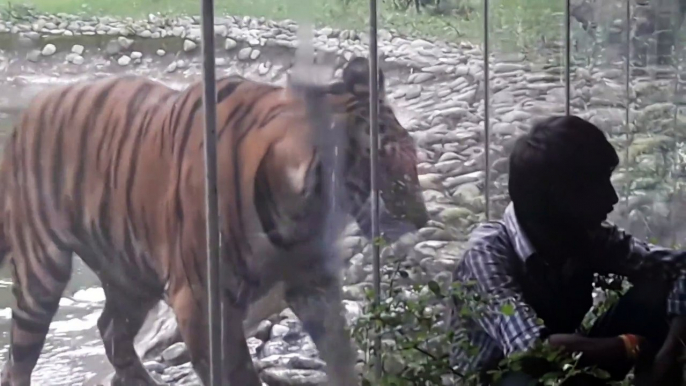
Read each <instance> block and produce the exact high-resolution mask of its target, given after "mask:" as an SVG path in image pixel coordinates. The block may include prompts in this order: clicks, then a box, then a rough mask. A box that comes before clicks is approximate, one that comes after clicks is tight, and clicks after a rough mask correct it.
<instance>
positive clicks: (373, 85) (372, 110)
mask: <svg viewBox="0 0 686 386" xmlns="http://www.w3.org/2000/svg"><path fill="white" fill-rule="evenodd" d="M377 59H378V52H377V17H376V0H369V122H370V125H371V127H370V136H369V141H370V143H369V146H370V153H371V154H370V156H371V161H370V167H371V188H372V202H371V204H372V205H371V209H372V213H371V216H372V218H371V222H372V265H373V270H374V277H373V279H374V306H375V307H378V306H379V305H380V304H381V258H380V245H379V236H380V233H381V232H380V229H379V185H378V170H377V169H378V167H377V165H378V157H379V121H378V115H379V69H378V66H379V63H378V61H377ZM377 332H378V331H377ZM382 367H383V364H382V363H381V335H380V334H378V333H376V334H374V374H375V375H376V380H377V382H379V381H380V380H381V375H382Z"/></svg>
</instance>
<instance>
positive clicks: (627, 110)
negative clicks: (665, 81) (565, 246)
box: [624, 0, 631, 214]
mask: <svg viewBox="0 0 686 386" xmlns="http://www.w3.org/2000/svg"><path fill="white" fill-rule="evenodd" d="M625 16H626V28H625V29H624V35H625V39H626V50H625V52H626V60H625V61H624V64H625V67H626V74H624V87H625V89H624V93H625V97H626V105H625V106H624V121H625V123H624V132H625V135H626V144H625V145H624V168H625V169H628V168H629V148H630V146H631V123H630V122H629V119H630V118H631V116H630V114H629V113H630V111H631V110H630V109H631V0H626V15H625ZM629 189H630V185H626V186H625V187H624V205H625V206H626V208H627V209H628V208H629ZM627 214H628V213H627Z"/></svg>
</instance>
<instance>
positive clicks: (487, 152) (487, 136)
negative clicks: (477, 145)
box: [483, 0, 491, 221]
mask: <svg viewBox="0 0 686 386" xmlns="http://www.w3.org/2000/svg"><path fill="white" fill-rule="evenodd" d="M483 6H484V9H483V14H484V16H483V17H484V20H483V27H484V48H483V52H484V163H485V164H486V165H485V167H486V175H485V177H484V179H485V182H484V199H485V201H486V202H485V205H484V206H485V210H486V221H489V220H490V219H491V116H490V111H489V110H490V109H489V106H490V105H491V93H490V86H491V75H490V74H491V71H490V63H489V62H490V61H489V56H490V50H489V47H488V46H489V44H490V43H489V41H488V35H489V31H488V0H483Z"/></svg>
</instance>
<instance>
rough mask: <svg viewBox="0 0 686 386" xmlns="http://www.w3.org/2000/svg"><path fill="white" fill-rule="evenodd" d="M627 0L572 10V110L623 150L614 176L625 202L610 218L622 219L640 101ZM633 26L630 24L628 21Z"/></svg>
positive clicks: (585, 4) (582, 5) (581, 5)
mask: <svg viewBox="0 0 686 386" xmlns="http://www.w3.org/2000/svg"><path fill="white" fill-rule="evenodd" d="M628 6H631V5H630V4H628V2H626V1H607V2H602V3H594V4H591V3H589V2H586V1H573V2H572V6H571V9H570V16H571V41H572V50H571V56H572V58H571V73H570V74H571V87H572V90H571V94H572V99H571V113H572V114H575V115H578V116H580V117H582V118H584V119H587V120H589V121H590V122H592V123H593V124H595V125H596V126H598V127H599V128H600V129H601V130H603V131H604V132H605V134H606V135H607V136H608V139H609V140H610V142H611V143H612V144H613V145H614V146H615V149H616V150H617V153H618V154H619V156H620V164H619V167H618V169H617V171H616V172H615V174H614V176H613V182H614V184H615V189H616V190H617V194H618V195H619V196H620V204H619V205H617V206H616V208H615V212H614V213H613V214H612V215H611V220H613V221H616V222H618V223H620V224H621V223H623V221H624V217H625V214H626V205H627V202H628V199H629V184H631V182H632V177H631V175H632V171H631V170H633V169H632V166H630V165H631V164H632V161H627V155H629V158H632V157H633V156H632V155H631V154H633V153H632V150H631V142H632V141H633V138H634V135H633V134H631V133H630V130H631V128H630V126H627V117H628V116H629V115H628V114H629V112H630V110H629V109H630V107H629V106H630V104H629V103H628V101H629V100H631V101H632V104H631V106H633V101H635V93H633V92H632V89H633V88H632V87H631V84H629V83H628V82H629V78H628V73H627V52H628V48H627V47H628V42H629V40H628V39H629V34H630V33H631V30H630V29H629V30H627V28H630V24H629V19H628V15H627V12H632V10H627V7H628ZM628 26H629V27H628Z"/></svg>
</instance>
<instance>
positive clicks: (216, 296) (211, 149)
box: [201, 0, 224, 386]
mask: <svg viewBox="0 0 686 386" xmlns="http://www.w3.org/2000/svg"><path fill="white" fill-rule="evenodd" d="M201 8H202V20H201V24H202V55H203V67H202V69H203V90H204V93H203V97H202V101H203V106H204V110H205V114H204V117H205V138H204V141H203V142H204V144H205V146H204V147H205V192H206V195H207V196H206V198H205V208H206V212H205V214H206V220H205V221H206V231H207V312H208V318H207V320H208V323H209V329H210V330H209V345H210V347H209V349H210V385H212V386H215V385H216V386H220V385H221V384H222V383H223V382H222V365H223V364H222V353H223V352H224V342H223V339H222V326H223V325H224V323H223V321H224V315H223V312H222V308H223V307H222V296H221V289H222V275H221V274H220V272H221V271H222V270H221V266H222V262H221V260H220V256H219V248H220V245H219V243H220V240H219V229H218V228H219V210H218V207H219V205H218V201H217V130H216V129H217V90H216V88H217V87H216V82H215V78H216V75H215V60H214V56H215V55H214V0H202V5H201Z"/></svg>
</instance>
